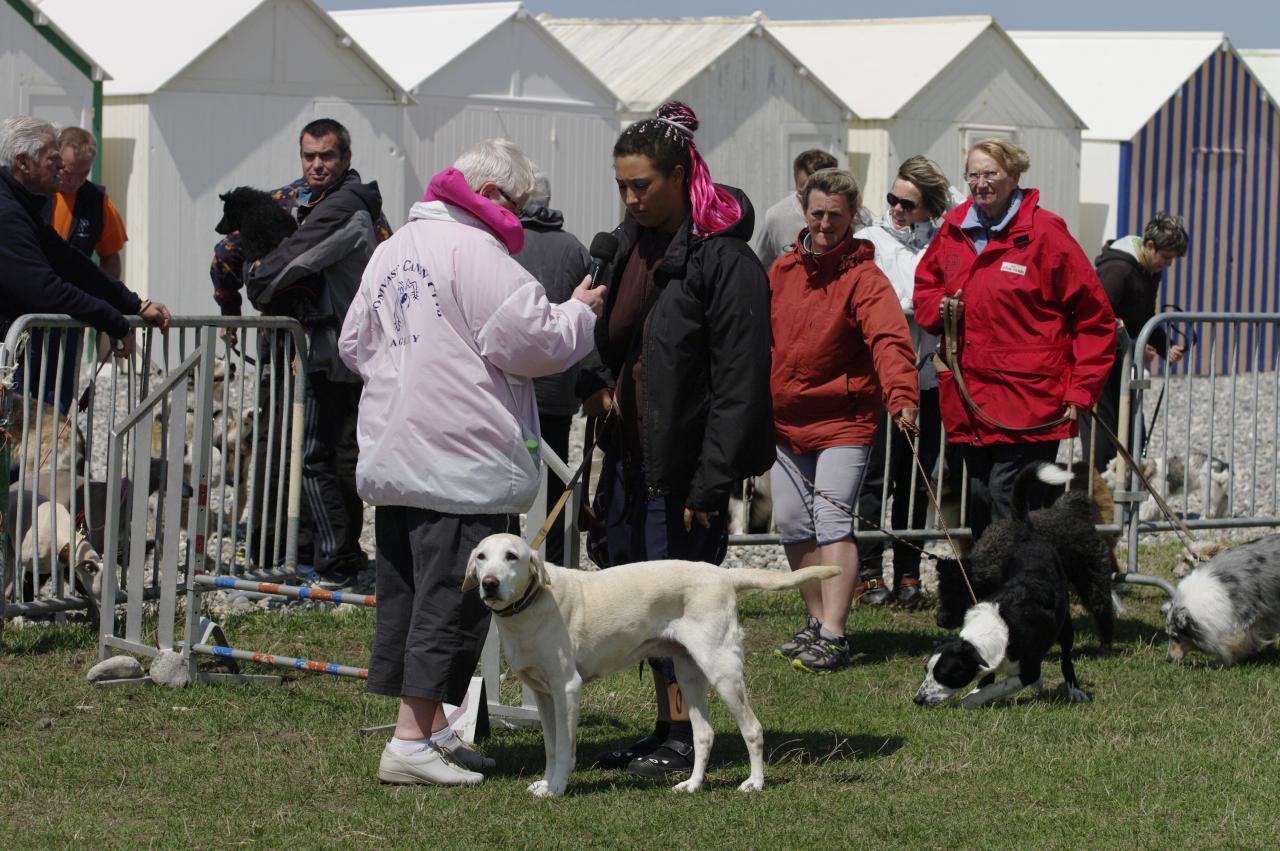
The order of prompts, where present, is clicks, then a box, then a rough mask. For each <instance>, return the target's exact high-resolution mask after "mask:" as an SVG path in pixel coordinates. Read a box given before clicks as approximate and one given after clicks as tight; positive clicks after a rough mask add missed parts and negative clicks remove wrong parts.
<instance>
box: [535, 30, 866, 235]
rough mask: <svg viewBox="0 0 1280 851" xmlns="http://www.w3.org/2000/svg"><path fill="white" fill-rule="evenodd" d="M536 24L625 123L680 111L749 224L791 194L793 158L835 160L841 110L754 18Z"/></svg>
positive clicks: (844, 115)
mask: <svg viewBox="0 0 1280 851" xmlns="http://www.w3.org/2000/svg"><path fill="white" fill-rule="evenodd" d="M540 20H542V22H543V23H544V24H546V26H547V29H549V30H551V32H553V33H554V34H555V35H556V37H557V38H559V39H560V40H561V41H562V42H564V44H565V46H566V47H568V48H569V50H570V51H572V52H573V54H574V55H576V56H578V57H580V58H581V59H582V61H583V62H585V63H586V64H587V66H588V67H590V68H591V69H592V70H593V71H595V73H596V74H597V75H599V76H600V78H601V79H602V80H604V81H605V83H607V84H608V85H609V87H610V88H611V89H612V90H613V91H614V92H616V93H617V95H618V97H619V98H621V99H622V102H623V104H624V105H625V108H626V114H625V116H624V117H625V119H626V121H627V122H631V121H636V120H639V119H642V118H650V117H652V116H653V114H654V111H655V110H657V108H658V107H659V106H660V105H661V104H662V103H663V102H664V101H668V100H679V101H683V102H684V103H687V104H689V106H691V107H692V108H693V110H694V111H695V112H696V113H697V114H698V119H699V122H700V123H701V129H699V130H698V134H697V143H698V148H699V149H700V150H701V151H702V153H703V156H704V157H705V158H706V160H707V164H708V166H709V167H710V169H711V174H712V176H713V177H714V178H715V179H716V180H719V181H723V182H724V183H728V184H731V185H734V186H737V187H739V188H741V189H742V190H743V191H744V192H746V193H747V196H748V197H749V198H750V199H751V202H752V204H753V206H754V207H755V209H756V215H757V217H760V216H763V214H764V210H765V209H766V208H768V207H769V205H771V204H773V203H774V202H775V201H777V200H778V199H779V198H782V197H784V196H785V195H786V193H787V192H790V191H794V190H793V188H792V187H793V184H792V177H791V162H792V160H793V159H794V158H795V156H796V154H798V153H800V152H801V151H803V150H805V149H808V148H822V149H825V150H828V151H831V152H832V153H833V154H836V155H837V156H839V157H840V158H841V160H843V155H844V128H845V125H846V123H847V122H848V120H849V117H850V111H849V107H848V106H847V105H846V104H845V103H844V102H843V101H842V100H841V99H840V98H839V97H837V96H836V95H835V94H834V93H833V92H832V91H831V90H830V89H829V88H828V87H827V86H826V85H824V84H823V82H822V81H821V80H820V79H819V78H817V77H816V76H815V75H813V74H810V73H809V70H808V69H807V68H806V67H805V66H804V65H803V64H802V63H801V62H800V61H799V60H797V59H796V57H795V56H793V55H792V54H791V52H790V51H788V50H787V49H786V48H785V47H784V46H783V45H782V44H780V43H779V41H778V40H777V39H776V38H774V37H773V35H771V34H770V32H769V31H768V30H767V29H766V28H765V27H764V26H763V25H762V23H761V20H762V16H759V15H756V16H752V17H738V18H676V19H651V20H644V19H641V20H608V19H601V20H593V19H579V18H549V17H546V16H543V17H542V18H540ZM610 144H612V143H610ZM758 221H759V219H758V218H757V222H758Z"/></svg>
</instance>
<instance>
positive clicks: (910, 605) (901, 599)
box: [893, 576, 929, 611]
mask: <svg viewBox="0 0 1280 851" xmlns="http://www.w3.org/2000/svg"><path fill="white" fill-rule="evenodd" d="M897 586H898V587H896V588H894V589H893V605H894V607H895V608H898V609H906V610H908V611H912V610H915V609H923V608H924V607H925V606H926V605H928V602H929V601H928V600H927V599H925V596H924V591H923V590H921V588H920V580H919V578H917V577H914V576H904V577H902V578H901V579H899V580H898V581H897Z"/></svg>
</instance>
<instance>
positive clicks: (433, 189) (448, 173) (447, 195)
mask: <svg viewBox="0 0 1280 851" xmlns="http://www.w3.org/2000/svg"><path fill="white" fill-rule="evenodd" d="M422 200H423V201H443V202H444V203H446V204H449V205H451V206H454V207H461V208H462V209H464V210H466V211H467V212H468V213H470V214H471V215H473V216H475V217H476V218H477V219H479V220H480V221H481V222H483V223H484V226H485V227H486V228H488V229H489V232H490V233H492V234H493V235H494V236H495V237H497V238H498V240H499V241H500V242H501V243H502V244H503V245H505V246H506V247H507V251H508V252H510V253H511V254H519V253H520V249H522V248H524V228H523V227H521V226H520V219H519V218H517V217H516V214H515V213H513V212H511V211H510V210H508V209H506V208H505V207H499V206H498V205H497V204H495V203H493V202H492V201H490V200H489V199H488V198H485V197H484V196H483V195H477V194H476V193H475V192H473V191H471V187H470V186H468V185H467V179H466V178H465V177H463V176H462V172H460V171H458V170H457V169H456V168H446V169H445V170H444V171H442V172H440V173H439V174H437V175H436V176H435V177H433V178H431V180H430V182H428V183H427V191H426V192H425V193H423V196H422Z"/></svg>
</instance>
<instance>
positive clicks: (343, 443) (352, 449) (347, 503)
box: [302, 373, 369, 576]
mask: <svg viewBox="0 0 1280 851" xmlns="http://www.w3.org/2000/svg"><path fill="white" fill-rule="evenodd" d="M360 390H361V384H360V383H359V382H353V381H331V380H330V379H328V378H327V377H325V376H323V375H321V374H319V373H308V374H307V409H306V429H305V431H304V436H303V448H302V493H303V495H304V496H305V497H306V500H307V503H308V504H309V505H310V506H311V522H312V536H313V537H312V548H313V549H314V551H315V568H316V572H317V573H322V574H327V575H344V576H355V575H356V574H357V573H359V572H360V571H361V570H364V569H365V568H366V567H367V566H368V564H369V559H368V557H367V556H366V555H365V554H364V550H363V549H361V547H360V531H361V528H362V526H363V525H364V503H363V502H362V501H361V499H360V495H359V493H357V492H356V459H357V457H358V455H359V447H358V446H357V444H356V419H357V411H358V409H359V407H360Z"/></svg>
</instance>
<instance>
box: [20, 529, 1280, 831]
mask: <svg viewBox="0 0 1280 851" xmlns="http://www.w3.org/2000/svg"><path fill="white" fill-rule="evenodd" d="M1171 552H1172V550H1160V551H1152V552H1151V553H1148V554H1145V555H1144V558H1143V560H1142V561H1143V564H1144V567H1145V568H1146V569H1148V570H1150V569H1151V568H1150V565H1152V564H1160V563H1166V562H1168V561H1170V558H1171ZM1156 572H1160V571H1159V570H1157V571H1156ZM1161 602H1163V596H1162V595H1161V594H1159V593H1158V592H1156V591H1154V589H1135V590H1133V591H1132V592H1131V593H1130V594H1129V595H1128V596H1127V598H1126V604H1127V605H1128V606H1129V613H1128V614H1127V615H1125V616H1124V617H1123V618H1122V619H1121V622H1120V629H1119V634H1118V641H1117V648H1118V649H1117V652H1116V653H1115V654H1114V655H1113V656H1111V657H1109V658H1103V659H1098V658H1091V656H1090V655H1089V650H1090V649H1091V648H1092V647H1094V646H1095V645H1096V642H1095V641H1094V638H1093V634H1092V631H1091V629H1089V627H1088V626H1087V624H1086V623H1085V621H1084V620H1083V618H1080V619H1078V620H1077V624H1078V629H1077V635H1078V636H1079V639H1078V642H1079V644H1081V645H1083V648H1084V653H1083V655H1082V657H1081V658H1080V659H1079V660H1078V661H1077V666H1076V667H1077V671H1078V672H1079V674H1080V676H1081V678H1082V679H1083V680H1084V681H1085V683H1086V688H1087V689H1088V690H1089V691H1090V692H1091V693H1092V694H1093V696H1094V700H1093V702H1092V703H1088V704H1079V705H1069V704H1063V703H1057V702H1053V701H1051V700H1046V699H1038V698H1026V699H1023V700H1020V701H1018V702H1016V703H1014V704H1010V705H1004V706H998V707H993V708H988V709H984V710H978V711H963V710H958V709H954V708H939V709H933V710H923V709H919V708H917V707H916V706H914V705H913V704H912V703H911V696H912V694H913V693H914V690H915V688H916V686H917V685H918V683H919V680H920V676H921V662H922V660H923V658H924V656H925V655H926V654H927V651H928V650H929V649H930V648H931V646H932V644H933V641H934V640H935V639H936V638H937V637H939V636H940V635H941V634H942V633H941V632H940V631H939V630H937V629H935V628H934V626H933V623H932V618H931V615H930V614H929V613H921V614H906V613H896V612H884V611H867V610H860V611H856V612H855V613H854V617H853V629H854V643H855V648H856V649H857V650H858V651H859V653H860V656H859V664H858V665H857V666H856V667H855V668H853V669H851V670H848V671H845V672H843V673H840V674H837V675H832V676H829V677H825V678H819V677H813V676H809V675H805V674H801V673H798V672H796V671H793V670H791V669H790V668H789V667H787V666H785V665H784V664H783V663H782V662H781V661H779V660H777V659H775V658H773V656H772V655H771V651H772V648H773V646H774V645H775V644H776V643H777V642H779V641H780V640H782V639H783V638H785V637H786V636H788V635H789V634H790V633H791V632H792V631H794V630H795V629H796V628H797V627H798V626H799V625H800V621H801V606H800V603H799V599H798V595H794V594H787V595H775V596H766V595H760V594H757V595H752V596H748V597H744V598H743V600H742V601H741V604H740V611H741V615H742V620H743V623H744V625H745V628H746V632H747V644H748V658H747V683H748V688H749V689H750V692H751V697H752V702H753V704H754V707H755V710H756V712H757V714H758V715H759V717H760V720H761V721H762V722H763V724H764V726H765V730H766V757H767V766H766V786H765V790H764V792H762V793H759V794H754V795H745V794H742V793H740V792H738V791H737V790H736V789H735V787H736V785H737V784H738V783H739V782H740V781H741V780H743V779H744V778H745V777H746V775H747V765H746V752H745V749H744V747H743V744H742V740H741V738H740V737H739V736H738V735H737V731H736V728H735V727H734V725H733V723H732V721H731V720H730V719H729V717H728V715H727V713H725V712H724V711H723V707H721V706H720V705H719V704H718V702H715V701H713V713H714V719H713V720H714V723H715V727H716V731H717V733H718V738H717V740H716V745H715V750H714V753H713V754H712V757H711V771H710V773H709V775H708V786H707V789H706V791H704V792H703V793H700V794H698V795H691V796H686V795H675V794H673V793H671V792H669V791H668V790H667V785H666V784H664V783H661V782H657V781H649V780H644V779H640V778H633V777H630V776H627V775H624V774H621V773H615V772H603V771H593V770H585V769H584V770H579V771H577V772H576V773H574V774H573V776H572V777H571V778H570V781H569V794H568V796H566V797H565V798H562V799H558V800H552V801H540V800H534V799H532V798H531V796H529V795H528V794H527V793H526V792H525V786H526V785H528V783H529V782H530V781H531V780H533V779H536V777H538V776H539V775H540V773H541V769H542V759H543V754H542V743H541V734H540V733H533V732H513V731H506V730H498V731H496V732H495V734H494V736H493V737H492V738H490V739H489V740H488V741H487V742H485V743H484V744H483V748H482V749H483V750H484V751H485V752H486V753H488V754H489V755H491V756H493V757H495V758H496V759H497V760H498V764H499V769H498V771H497V773H495V774H494V775H493V776H492V778H491V779H490V780H489V781H488V782H487V783H485V784H484V785H483V786H481V787H478V788H474V789H432V788H421V787H418V788H391V787H385V786H380V785H379V784H378V783H377V781H376V778H375V771H376V766H377V758H378V753H379V752H380V750H381V748H382V746H383V743H384V741H385V736H372V737H366V736H363V735H361V734H360V733H359V732H358V731H357V728H359V727H361V726H366V725H371V724H377V723H384V722H387V721H389V720H390V719H391V718H392V715H393V712H394V706H393V703H392V702H391V701H389V700H386V699H383V698H375V697H370V696H367V695H365V694H364V693H363V691H362V689H361V687H360V685H359V684H358V683H356V682H353V681H346V680H341V681H339V680H335V679H333V678H328V677H324V676H320V675H307V676H298V677H296V678H293V679H290V680H289V681H287V682H286V684H285V685H284V686H282V687H278V688H271V687H232V686H223V687H213V686H198V687H193V688H189V689H187V690H184V691H169V690H164V689H158V688H135V689H127V688H112V689H102V688H96V687H94V686H90V685H88V684H87V683H86V682H85V680H84V672H85V671H86V670H87V669H88V667H89V666H90V664H92V662H93V661H94V654H95V648H94V640H93V637H92V635H91V631H90V630H89V629H88V628H86V627H85V626H84V625H76V624H69V625H63V626H50V627H37V628H29V629H21V630H19V629H9V630H6V631H5V634H4V639H3V650H2V651H0V847H4V848H28V847H30V848H52V847H68V846H72V845H73V844H74V845H76V846H81V845H82V846H84V847H96V846H127V847H135V846H160V847H197V848H213V847H229V846H240V845H253V846H260V847H269V848H285V847H294V848H310V847H351V846H360V847H380V848H385V847H422V848H484V847H518V848H524V847H528V848H569V847H572V848H615V847H621V848H758V849H774V848H798V849H831V848H844V847H859V848H861V847H911V848H957V847H966V848H967V847H981V848H986V847H990V848H1084V847H1091V848H1121V847H1123V848H1125V849H1135V848H1175V847H1182V848H1206V847H1232V848H1241V847H1275V846H1276V845H1277V842H1278V840H1280V818H1278V817H1277V810H1276V802H1277V801H1278V800H1280V738H1278V737H1277V735H1276V732H1277V729H1280V718H1277V710H1276V707H1277V704H1278V703H1280V668H1278V667H1277V655H1276V654H1275V653H1274V652H1268V653H1265V654H1263V656H1262V657H1261V658H1260V660H1258V661H1256V662H1254V663H1252V664H1246V665H1243V666H1240V667H1238V668H1234V669H1226V670H1220V669H1214V668H1210V667H1208V666H1207V665H1206V664H1205V662H1206V660H1205V659H1204V657H1197V658H1196V659H1195V660H1194V661H1193V663H1192V664H1184V665H1182V666H1180V667H1175V666H1172V665H1169V664H1167V663H1166V662H1165V661H1164V636H1163V634H1162V632H1161V619H1160V616H1159V612H1158V606H1159V604H1160V603H1161ZM1077 614H1078V612H1077ZM226 627H227V630H228V633H229V634H230V636H231V637H232V638H231V640H232V642H233V643H234V644H235V645H236V646H242V647H246V648H252V649H259V650H269V651H273V652H278V653H284V654H289V655H298V656H301V655H308V656H310V657H312V658H318V659H325V660H328V661H342V662H349V663H358V662H360V661H361V660H362V659H364V658H366V654H367V648H368V644H369V638H370V635H371V631H372V627H373V617H372V613H370V612H364V611H359V612H353V613H350V614H339V615H335V614H331V613H327V612H304V613H298V614H295V615H292V616H290V617H280V616H273V615H250V616H244V617H242V618H240V619H237V620H233V621H230V622H228V623H227V624H226ZM1045 670H1046V675H1047V676H1048V678H1049V680H1050V682H1051V684H1056V683H1057V682H1058V681H1060V679H1061V674H1060V672H1059V671H1058V668H1057V660H1056V657H1055V658H1054V659H1053V660H1052V661H1051V662H1049V663H1048V664H1047V665H1046V668H1045ZM651 700H652V686H651V684H650V681H649V679H648V676H647V674H646V675H645V676H644V677H641V676H639V675H638V674H637V672H636V671H635V670H631V671H629V672H624V673H620V674H618V675H615V676H613V677H611V678H609V679H607V680H604V681H601V682H597V683H593V684H591V685H589V686H588V687H587V688H586V690H585V695H584V707H583V713H582V727H581V731H580V743H579V753H580V754H581V755H582V756H583V760H582V761H583V762H585V761H586V760H587V759H589V756H590V755H591V754H592V753H594V752H596V751H598V750H601V749H604V748H606V747H612V746H616V745H620V744H625V743H627V742H629V741H631V740H632V739H633V738H634V737H636V736H637V735H639V734H642V733H643V732H646V731H647V729H648V725H649V723H650V721H651V715H650V712H651V709H650V707H651Z"/></svg>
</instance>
